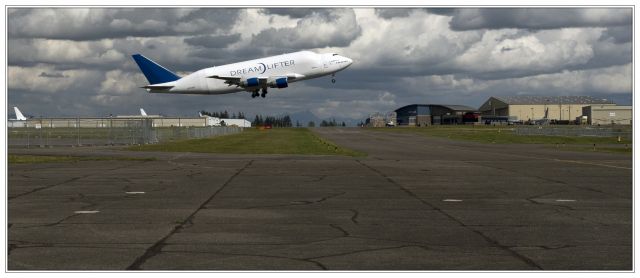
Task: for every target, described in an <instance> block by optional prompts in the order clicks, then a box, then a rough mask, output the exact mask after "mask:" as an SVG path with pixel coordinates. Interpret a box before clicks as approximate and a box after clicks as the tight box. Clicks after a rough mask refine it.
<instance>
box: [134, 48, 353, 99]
mask: <svg viewBox="0 0 640 278" xmlns="http://www.w3.org/2000/svg"><path fill="white" fill-rule="evenodd" d="M132 57H133V59H134V60H135V62H136V63H137V64H138V66H139V67H140V70H141V71H142V73H143V74H144V76H145V77H146V78H147V80H148V81H149V85H146V86H143V87H142V88H145V89H147V91H148V92H150V93H173V94H205V95H216V94H229V93H235V92H241V91H247V92H251V97H253V98H255V97H257V96H262V97H263V98H264V97H266V95H267V89H268V88H278V89H282V88H287V87H288V86H289V83H292V82H296V81H301V80H306V79H312V78H318V77H321V76H325V75H331V76H332V77H333V76H335V74H336V72H339V71H341V70H343V69H346V68H347V67H348V66H350V65H351V64H352V63H353V60H351V59H349V58H347V57H344V56H340V55H338V54H336V53H327V54H317V53H314V52H311V51H300V52H294V53H288V54H282V55H278V56H272V57H266V58H261V59H255V60H250V61H245V62H239V63H234V64H228V65H222V66H217V67H210V68H205V69H201V70H198V71H196V72H194V73H191V74H189V75H187V76H184V77H179V76H178V75H176V74H175V73H173V72H171V71H169V70H168V69H166V68H165V67H163V66H161V65H159V64H157V63H156V62H154V61H151V60H150V59H148V58H146V57H144V56H142V55H141V54H135V55H132ZM331 82H333V83H335V82H336V81H335V79H331Z"/></svg>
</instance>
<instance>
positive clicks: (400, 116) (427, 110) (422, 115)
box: [395, 104, 476, 126]
mask: <svg viewBox="0 0 640 278" xmlns="http://www.w3.org/2000/svg"><path fill="white" fill-rule="evenodd" d="M474 111H476V109H474V108H472V107H469V106H465V105H443V104H410V105H407V106H403V107H400V108H398V109H396V111H395V112H396V119H397V121H396V122H397V124H398V125H408V126H427V125H439V124H461V123H462V122H463V116H464V114H465V113H467V112H474Z"/></svg>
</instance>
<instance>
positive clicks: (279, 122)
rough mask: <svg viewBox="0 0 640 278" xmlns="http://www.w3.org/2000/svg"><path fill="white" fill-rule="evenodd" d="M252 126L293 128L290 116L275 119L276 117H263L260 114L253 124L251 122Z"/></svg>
mask: <svg viewBox="0 0 640 278" xmlns="http://www.w3.org/2000/svg"><path fill="white" fill-rule="evenodd" d="M251 125H253V126H267V125H270V126H272V127H292V126H293V124H292V123H291V117H289V115H284V116H278V117H274V116H262V115H259V114H258V115H256V117H255V118H254V119H253V122H251Z"/></svg>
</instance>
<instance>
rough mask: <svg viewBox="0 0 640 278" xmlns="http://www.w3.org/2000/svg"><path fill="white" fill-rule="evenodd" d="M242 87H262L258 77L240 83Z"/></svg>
mask: <svg viewBox="0 0 640 278" xmlns="http://www.w3.org/2000/svg"><path fill="white" fill-rule="evenodd" d="M240 86H242V87H245V88H254V87H258V86H260V80H259V79H258V78H257V77H251V78H247V79H243V80H241V81H240Z"/></svg>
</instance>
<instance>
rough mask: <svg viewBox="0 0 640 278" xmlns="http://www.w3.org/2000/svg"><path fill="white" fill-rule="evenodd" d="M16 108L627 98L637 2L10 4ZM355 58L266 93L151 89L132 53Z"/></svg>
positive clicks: (163, 109)
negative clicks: (329, 73) (333, 73)
mask: <svg viewBox="0 0 640 278" xmlns="http://www.w3.org/2000/svg"><path fill="white" fill-rule="evenodd" d="M7 17H8V21H7V28H8V30H7V31H8V44H7V45H8V92H9V95H8V103H7V104H8V106H9V107H11V106H18V107H20V108H21V110H23V112H24V113H26V114H30V115H33V116H41V115H42V116H76V115H80V116H102V115H109V114H135V113H137V112H138V108H139V107H144V108H145V110H147V112H148V113H150V114H158V113H162V114H165V115H185V116H186V115H189V116H193V115H195V114H196V113H197V111H199V110H207V111H221V110H228V111H243V112H244V113H245V114H246V115H248V116H250V117H252V115H254V114H256V113H259V114H269V115H278V114H283V113H296V112H304V111H310V112H312V113H313V114H315V115H316V116H318V117H319V118H331V117H336V118H340V119H354V120H356V121H358V120H362V119H364V118H365V117H367V115H369V114H370V113H373V112H386V111H392V110H394V109H396V108H398V107H400V106H403V105H407V104H411V103H438V104H463V105H469V106H472V107H478V106H480V105H481V104H482V103H483V102H484V101H485V100H486V99H487V98H488V97H489V96H503V95H592V96H598V97H603V98H608V99H612V100H614V101H616V102H618V103H619V104H631V90H632V64H631V62H632V55H631V54H632V10H631V9H630V8H611V9H603V8H553V9H539V8H538V9H532V8H517V9H514V8H492V9H489V8H482V9H472V8H456V9H450V8H437V9H418V8H412V9H400V8H392V9H374V8H362V9H360V8H357V9H351V8H337V9H309V8H276V9H225V8H205V9H191V8H190V9H178V8H159V9H155V8H106V9H103V8H90V9H86V8H83V9H72V8H9V9H8V14H7ZM303 49H305V50H312V51H316V52H336V53H339V54H341V55H344V56H347V57H350V58H352V59H353V60H354V64H353V65H352V66H351V67H350V68H348V69H347V70H345V71H343V72H340V73H338V75H337V78H336V79H337V82H336V84H331V82H330V79H331V78H330V77H325V78H319V79H315V80H309V81H303V82H298V83H294V84H291V86H290V87H289V88H287V89H283V90H276V89H272V90H271V91H270V94H269V95H268V96H267V98H266V99H262V98H256V99H252V98H251V96H250V93H246V92H241V93H236V94H228V95H212V96H199V95H160V94H148V93H146V92H145V91H144V90H143V89H140V88H139V87H140V86H144V85H146V84H147V81H146V79H145V78H144V76H143V75H142V74H141V73H140V72H139V70H138V68H137V66H136V64H135V63H134V61H133V60H132V59H131V56H130V55H131V54H134V53H142V54H144V55H145V56H147V57H149V58H151V59H153V60H155V61H156V62H158V63H160V64H162V65H163V66H165V67H167V68H169V69H171V70H173V71H176V72H177V73H178V74H179V75H184V74H188V73H190V72H193V71H196V70H198V69H201V68H204V67H210V66H214V65H222V64H226V63H231V62H237V61H242V60H249V59H254V58H260V57H264V56H268V55H275V54H282V53H286V52H293V51H298V50H303Z"/></svg>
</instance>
